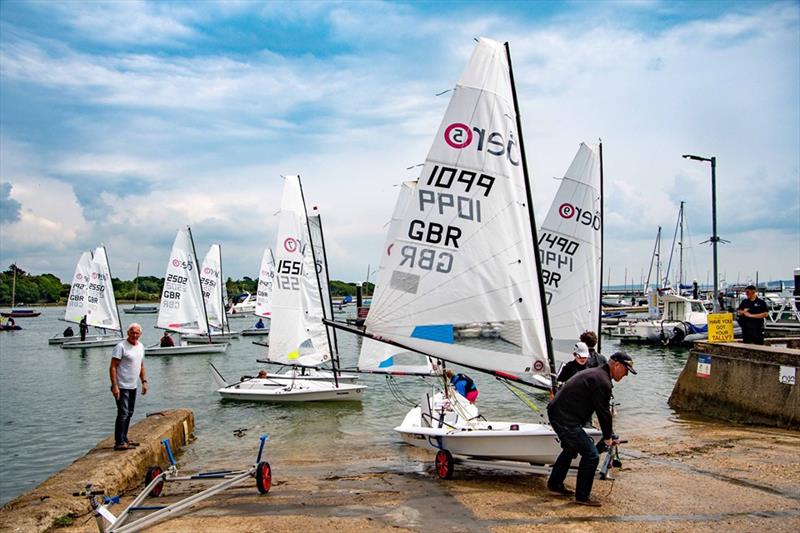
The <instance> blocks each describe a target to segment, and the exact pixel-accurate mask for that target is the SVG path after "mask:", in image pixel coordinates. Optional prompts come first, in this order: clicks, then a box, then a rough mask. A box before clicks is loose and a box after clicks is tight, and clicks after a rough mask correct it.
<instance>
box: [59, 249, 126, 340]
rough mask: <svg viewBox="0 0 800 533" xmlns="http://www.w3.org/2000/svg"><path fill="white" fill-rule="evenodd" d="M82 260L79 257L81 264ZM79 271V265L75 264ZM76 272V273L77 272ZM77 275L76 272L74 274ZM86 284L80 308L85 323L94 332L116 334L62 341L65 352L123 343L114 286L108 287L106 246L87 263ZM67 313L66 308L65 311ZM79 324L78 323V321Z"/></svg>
mask: <svg viewBox="0 0 800 533" xmlns="http://www.w3.org/2000/svg"><path fill="white" fill-rule="evenodd" d="M84 257H85V256H82V257H81V259H82V260H83V258H84ZM78 265H79V268H80V262H79V263H78ZM76 270H77V269H76ZM76 274H77V272H76ZM87 279H88V283H86V305H85V307H84V308H83V310H84V311H85V315H86V323H87V324H88V325H90V326H94V327H96V328H102V329H104V330H111V331H116V332H117V334H116V335H115V336H113V337H109V336H108V335H93V336H90V335H87V336H86V340H83V341H82V340H80V337H77V338H76V339H75V340H70V341H65V342H64V343H62V344H61V347H62V348H65V349H76V348H100V347H103V346H114V345H116V344H117V343H118V342H119V341H121V340H122V338H123V336H122V325H121V321H120V319H119V308H118V307H117V300H116V298H114V286H113V285H112V284H111V269H110V268H109V266H108V257H107V255H106V248H105V246H102V245H100V246H98V247H97V248H96V249H95V251H94V255H93V256H92V259H91V261H90V262H89V273H88V278H87ZM67 309H69V307H68V308H67ZM78 322H80V319H78Z"/></svg>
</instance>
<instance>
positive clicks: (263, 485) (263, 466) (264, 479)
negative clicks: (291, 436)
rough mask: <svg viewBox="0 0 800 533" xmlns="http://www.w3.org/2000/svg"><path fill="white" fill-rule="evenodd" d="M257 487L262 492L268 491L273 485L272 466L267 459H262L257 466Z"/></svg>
mask: <svg viewBox="0 0 800 533" xmlns="http://www.w3.org/2000/svg"><path fill="white" fill-rule="evenodd" d="M256 487H257V488H258V492H260V493H261V494H266V493H268V492H269V489H270V487H272V468H270V466H269V463H268V462H266V461H261V462H260V463H258V466H256Z"/></svg>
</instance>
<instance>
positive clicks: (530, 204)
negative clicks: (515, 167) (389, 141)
mask: <svg viewBox="0 0 800 533" xmlns="http://www.w3.org/2000/svg"><path fill="white" fill-rule="evenodd" d="M505 49H506V59H507V60H508V76H509V81H510V83H511V95H512V97H513V100H514V112H515V113H516V120H517V134H518V135H519V151H520V156H521V157H520V158H521V159H522V175H523V177H524V181H525V194H526V196H527V199H528V218H529V222H530V225H531V235H532V236H533V243H532V244H533V252H534V253H533V255H534V258H535V261H536V274H537V278H538V279H539V298H540V299H541V308H542V318H543V319H544V335H545V343H546V345H547V360H548V362H549V363H550V383H551V387H552V391H553V392H555V389H556V360H555V354H554V353H553V339H552V337H551V336H550V317H549V315H548V314H547V297H546V296H545V294H544V290H543V287H542V285H541V280H542V259H541V256H540V254H539V237H538V235H537V232H536V222H535V218H534V213H533V193H532V190H531V184H530V178H529V176H528V159H527V157H526V155H525V143H524V141H523V137H524V136H523V135H522V120H521V118H520V114H519V101H518V100H517V88H516V85H515V84H514V69H513V67H512V66H511V50H510V48H509V46H508V42H506V43H505Z"/></svg>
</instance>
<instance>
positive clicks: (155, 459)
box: [0, 409, 194, 532]
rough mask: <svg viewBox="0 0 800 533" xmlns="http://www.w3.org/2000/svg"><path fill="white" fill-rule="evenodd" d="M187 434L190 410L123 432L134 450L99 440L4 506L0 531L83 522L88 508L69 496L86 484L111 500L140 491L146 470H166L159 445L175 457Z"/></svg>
mask: <svg viewBox="0 0 800 533" xmlns="http://www.w3.org/2000/svg"><path fill="white" fill-rule="evenodd" d="M192 431H194V415H193V414H192V411H191V410H189V409H175V410H171V411H162V412H158V413H153V414H150V415H148V416H147V417H146V418H145V419H144V420H140V421H139V422H137V423H136V424H135V425H133V426H132V427H131V428H130V430H129V432H128V433H129V435H130V438H131V440H134V441H137V442H139V443H140V446H139V447H138V448H135V449H133V450H126V451H114V436H113V435H112V436H109V437H107V438H105V439H103V440H102V441H100V442H99V443H98V444H97V446H95V447H94V448H93V449H92V450H90V451H89V453H87V454H86V455H84V456H83V457H81V458H79V459H77V460H76V461H75V462H74V463H72V464H71V465H69V466H68V467H67V468H65V469H64V470H62V471H61V472H58V473H57V474H54V475H53V476H51V477H50V478H48V479H46V480H45V481H44V482H43V483H42V484H41V485H39V486H38V487H36V488H35V489H33V490H32V491H30V492H28V493H26V494H23V495H22V496H20V497H19V498H17V499H15V500H12V501H10V502H8V503H7V504H6V505H4V506H3V507H2V509H0V531H26V532H27V531H45V530H47V529H49V528H50V527H52V526H53V520H54V519H56V518H58V517H63V516H67V515H70V516H88V514H89V513H91V509H90V506H89V502H88V501H87V499H86V498H80V497H75V496H72V493H73V492H77V491H80V490H82V489H83V488H84V487H85V486H86V484H87V483H91V484H92V485H93V487H94V490H100V489H102V490H104V491H105V492H106V494H108V495H110V496H114V495H117V494H120V493H122V492H124V491H126V490H129V489H132V488H136V487H139V486H141V485H142V483H143V482H144V474H145V472H146V471H147V467H149V466H151V465H160V466H161V467H162V468H164V469H166V467H167V466H168V465H169V459H168V458H167V454H166V451H165V450H164V446H162V445H161V441H162V440H163V439H167V438H168V439H169V440H170V447H171V448H172V451H173V454H174V453H175V452H177V451H178V450H179V449H180V447H182V446H184V445H186V444H187V443H188V440H189V437H190V435H191V433H192ZM117 512H119V511H118V510H117ZM82 520H85V518H82ZM92 525H94V522H93V521H92Z"/></svg>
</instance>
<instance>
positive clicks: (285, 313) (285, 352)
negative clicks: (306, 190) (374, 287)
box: [268, 176, 331, 366]
mask: <svg viewBox="0 0 800 533" xmlns="http://www.w3.org/2000/svg"><path fill="white" fill-rule="evenodd" d="M275 261H276V270H275V284H274V287H273V289H274V290H273V299H272V317H271V325H270V340H269V353H268V359H269V360H270V361H272V362H275V363H286V364H294V365H305V366H315V365H318V364H320V363H322V362H325V361H329V360H330V358H331V349H330V345H329V342H328V332H327V331H326V328H325V326H324V324H323V323H322V319H323V316H324V315H323V308H322V301H321V297H320V288H319V281H318V277H317V272H316V266H315V264H314V253H313V250H312V246H311V236H310V233H309V227H308V217H307V213H306V206H305V201H304V199H303V191H302V188H301V185H300V176H287V177H286V178H285V181H284V186H283V198H282V200H281V213H280V221H279V223H278V239H277V244H276V245H275Z"/></svg>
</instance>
